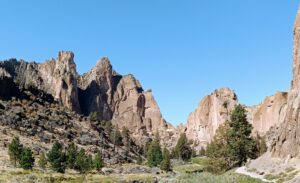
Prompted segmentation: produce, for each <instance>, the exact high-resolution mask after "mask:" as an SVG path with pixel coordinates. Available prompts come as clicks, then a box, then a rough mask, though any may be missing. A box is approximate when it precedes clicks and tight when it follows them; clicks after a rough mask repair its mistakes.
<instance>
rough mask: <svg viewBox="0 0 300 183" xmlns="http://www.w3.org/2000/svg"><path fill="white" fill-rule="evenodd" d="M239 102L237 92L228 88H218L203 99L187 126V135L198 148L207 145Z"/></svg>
mask: <svg viewBox="0 0 300 183" xmlns="http://www.w3.org/2000/svg"><path fill="white" fill-rule="evenodd" d="M237 103H238V99H237V96H236V94H235V93H234V92H233V91H232V90H230V89H228V88H222V89H219V90H216V91H214V92H213V93H212V94H211V95H208V96H206V97H204V98H203V99H202V100H201V102H200V103H199V105H198V107H197V109H196V110H195V111H194V112H193V113H191V114H190V115H189V118H188V121H187V126H186V134H187V137H188V138H189V139H192V140H194V141H195V143H196V144H197V145H196V147H197V149H199V148H201V147H206V145H207V144H208V143H209V142H210V141H211V140H212V138H213V136H214V135H215V132H216V130H217V129H218V127H219V126H220V125H221V124H223V123H224V122H225V121H226V120H228V119H229V114H230V112H231V111H232V109H233V108H234V106H235V105H236V104H237Z"/></svg>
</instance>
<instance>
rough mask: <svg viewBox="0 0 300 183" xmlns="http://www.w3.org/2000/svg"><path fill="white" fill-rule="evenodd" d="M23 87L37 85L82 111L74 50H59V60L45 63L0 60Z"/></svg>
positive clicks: (70, 106) (67, 105) (67, 104)
mask: <svg viewBox="0 0 300 183" xmlns="http://www.w3.org/2000/svg"><path fill="white" fill-rule="evenodd" d="M0 68H2V69H4V70H6V71H7V72H8V73H9V74H10V75H11V76H12V78H13V79H14V81H15V83H16V84H17V85H18V86H19V87H21V88H29V87H32V86H33V87H36V88H38V89H40V90H43V91H45V92H46V93H49V94H51V95H53V97H54V98H55V99H57V101H59V102H60V103H61V104H62V105H63V106H65V107H67V108H69V109H71V110H74V111H76V112H78V113H79V112H80V106H79V102H78V93H77V73H76V65H75V63H74V54H73V53H72V52H63V51H62V52H59V54H58V59H57V60H54V59H52V60H49V61H46V62H45V63H43V64H37V63H35V62H31V63H28V62H25V61H23V60H21V61H17V60H15V59H11V60H8V61H4V62H0Z"/></svg>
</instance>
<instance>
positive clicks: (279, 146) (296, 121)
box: [271, 9, 300, 158]
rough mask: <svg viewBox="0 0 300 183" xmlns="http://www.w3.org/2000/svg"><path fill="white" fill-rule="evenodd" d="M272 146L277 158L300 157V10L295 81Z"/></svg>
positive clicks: (294, 55) (295, 45)
mask: <svg viewBox="0 0 300 183" xmlns="http://www.w3.org/2000/svg"><path fill="white" fill-rule="evenodd" d="M277 135H278V137H277V138H276V139H275V141H274V142H273V144H272V149H271V150H272V153H273V156H276V157H282V158H285V157H288V156H290V157H300V9H299V10H298V14H297V18H296V22H295V26H294V53H293V81H292V87H291V89H290V92H289V94H288V102H287V113H286V117H285V120H284V122H283V123H282V125H281V126H280V128H279V130H278V132H277Z"/></svg>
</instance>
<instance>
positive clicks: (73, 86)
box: [0, 51, 170, 139]
mask: <svg viewBox="0 0 300 183" xmlns="http://www.w3.org/2000/svg"><path fill="white" fill-rule="evenodd" d="M0 74H1V75H3V77H6V78H7V79H8V80H10V82H11V81H12V80H13V81H14V83H15V84H16V85H17V86H18V87H19V88H25V89H27V88H30V87H34V88H36V89H38V90H41V91H44V92H45V93H47V94H50V95H52V96H53V97H54V99H55V100H56V101H58V103H60V104H61V105H62V106H63V107H66V108H68V109H70V110H72V111H75V112H76V113H78V114H84V115H85V116H88V115H89V114H90V113H91V112H96V114H97V116H98V119H99V120H100V121H109V120H111V121H112V122H113V123H115V124H116V125H118V126H119V128H121V127H123V126H125V127H127V128H128V129H129V130H130V131H131V132H132V133H133V135H134V136H136V139H139V138H140V137H141V136H147V135H149V136H151V135H152V133H153V132H154V131H156V130H164V129H166V128H168V127H170V125H168V124H167V123H166V121H165V120H164V119H163V117H162V115H161V112H160V109H159V107H158V105H157V103H156V101H155V99H154V97H153V95H152V92H150V91H144V90H143V88H142V86H141V84H140V83H139V81H138V80H136V79H135V77H134V76H133V75H126V76H122V75H120V74H118V73H117V72H116V71H114V70H113V68H112V65H111V63H110V61H109V59H108V58H102V59H101V60H100V61H99V62H98V63H97V64H96V66H95V67H94V68H92V69H91V70H90V71H89V72H87V73H85V74H83V75H78V74H77V71H76V65H75V62H74V54H73V53H72V52H65V51H62V52H59V54H58V59H56V60H55V59H51V60H49V61H46V62H44V63H42V64H38V63H35V62H31V63H28V62H25V61H23V60H21V61H17V60H15V59H11V60H8V61H2V62H0ZM5 81H6V80H2V82H5ZM6 85H7V84H6ZM6 85H5V86H6ZM1 86H2V85H1ZM3 86H4V84H3ZM1 92H2V91H0V94H2V93H3V92H2V93H1ZM6 93H7V92H6ZM3 95H4V94H3Z"/></svg>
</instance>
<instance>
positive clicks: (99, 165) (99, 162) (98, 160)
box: [94, 151, 104, 171]
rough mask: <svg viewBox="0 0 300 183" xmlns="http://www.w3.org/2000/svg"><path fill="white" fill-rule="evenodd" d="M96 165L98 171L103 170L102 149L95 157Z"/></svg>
mask: <svg viewBox="0 0 300 183" xmlns="http://www.w3.org/2000/svg"><path fill="white" fill-rule="evenodd" d="M94 167H95V168H96V170H97V171H101V168H103V167H104V162H103V159H102V153H101V152H100V151H98V152H97V154H96V155H95V159H94Z"/></svg>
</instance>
